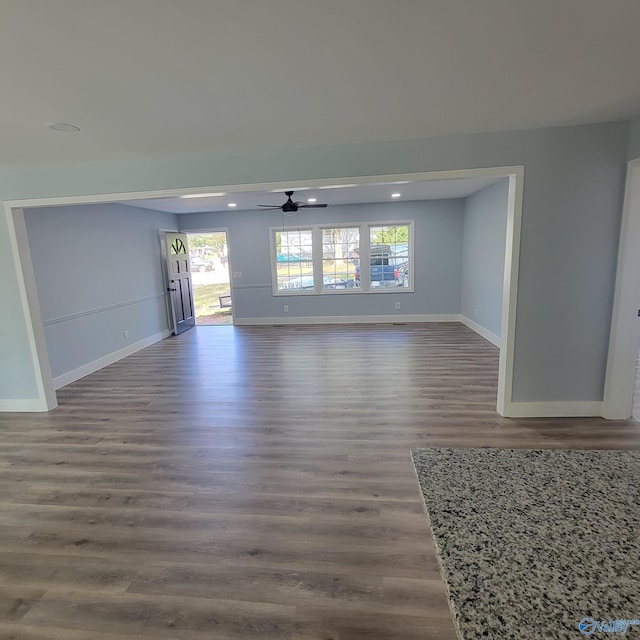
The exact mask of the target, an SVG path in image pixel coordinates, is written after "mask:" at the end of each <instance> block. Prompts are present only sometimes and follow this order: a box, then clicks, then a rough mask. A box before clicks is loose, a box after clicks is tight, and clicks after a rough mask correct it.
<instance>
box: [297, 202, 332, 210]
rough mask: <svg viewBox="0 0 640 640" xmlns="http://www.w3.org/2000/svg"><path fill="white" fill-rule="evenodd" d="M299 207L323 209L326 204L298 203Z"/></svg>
mask: <svg viewBox="0 0 640 640" xmlns="http://www.w3.org/2000/svg"><path fill="white" fill-rule="evenodd" d="M298 206H299V207H300V208H303V207H304V208H305V209H324V208H325V207H326V206H327V204H326V203H325V204H300V205H298Z"/></svg>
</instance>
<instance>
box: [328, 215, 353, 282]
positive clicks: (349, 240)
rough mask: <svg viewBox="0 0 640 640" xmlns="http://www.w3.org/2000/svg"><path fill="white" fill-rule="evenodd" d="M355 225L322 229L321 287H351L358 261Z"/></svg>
mask: <svg viewBox="0 0 640 640" xmlns="http://www.w3.org/2000/svg"><path fill="white" fill-rule="evenodd" d="M359 244H360V230H359V229H358V228H357V227H349V228H340V229H323V230H322V289H323V291H328V290H335V289H352V288H353V287H354V286H355V284H356V281H355V278H356V267H357V265H358V263H359V255H358V246H359Z"/></svg>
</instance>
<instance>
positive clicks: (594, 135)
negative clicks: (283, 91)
mask: <svg viewBox="0 0 640 640" xmlns="http://www.w3.org/2000/svg"><path fill="white" fill-rule="evenodd" d="M628 143H629V123H628V122H609V123H600V124H593V125H584V126H574V127H553V128H544V129H532V130H528V131H509V132H499V133H482V134H469V135H466V134H465V135H450V136H441V137H435V138H426V139H421V140H396V141H387V142H371V143H365V144H344V145H336V146H324V147H310V148H296V149H270V150H257V149H251V150H247V151H244V152H235V153H229V152H222V151H220V152H212V153H201V154H189V155H183V156H171V157H158V158H136V159H131V160H128V161H120V162H103V163H84V164H78V165H64V166H62V165H61V166H55V167H51V166H37V167H28V168H25V167H20V168H19V167H16V168H11V169H3V170H0V200H3V201H11V200H19V199H26V198H44V197H61V196H82V195H90V194H104V193H126V192H132V191H149V190H155V189H172V188H185V187H194V188H202V187H204V186H206V187H213V186H216V185H225V184H256V183H264V182H284V181H294V180H305V179H332V178H336V177H344V178H348V177H350V176H362V175H372V176H376V175H387V174H398V173H405V172H406V173H409V172H416V171H441V170H445V169H469V168H474V167H496V166H509V165H524V166H525V183H524V201H523V214H522V239H521V247H520V274H519V287H518V300H517V309H516V332H515V349H514V363H513V366H514V372H513V396H512V399H513V400H514V401H516V402H517V401H523V402H525V401H562V400H566V401H581V400H585V401H590V400H596V401H597V400H601V399H602V393H603V387H604V376H605V370H606V359H607V351H608V345H609V329H610V322H611V310H612V301H613V286H614V279H615V268H616V257H617V246H618V238H619V232H620V220H621V212H622V197H623V185H624V174H625V163H626V160H627V152H628ZM8 233H9V230H8V225H7V221H6V218H5V217H0V238H2V241H1V242H2V245H0V269H2V273H3V277H2V278H0V300H2V303H3V304H6V305H8V308H10V309H11V313H9V314H3V316H2V318H1V319H0V354H2V358H1V359H0V393H1V394H2V396H0V401H2V400H4V399H7V400H12V399H20V400H29V399H31V398H33V399H37V397H38V396H37V393H35V391H36V387H35V384H34V380H35V372H34V361H33V358H32V352H31V348H30V344H29V341H28V331H25V328H24V323H25V315H24V314H25V311H24V309H23V306H22V304H21V302H20V301H21V295H20V287H21V284H20V283H21V280H20V279H19V277H18V275H17V271H16V269H15V266H14V261H13V255H12V253H11V251H10V249H9V243H8V241H7V235H8ZM1 249H4V251H9V253H4V252H3V251H2V250H1Z"/></svg>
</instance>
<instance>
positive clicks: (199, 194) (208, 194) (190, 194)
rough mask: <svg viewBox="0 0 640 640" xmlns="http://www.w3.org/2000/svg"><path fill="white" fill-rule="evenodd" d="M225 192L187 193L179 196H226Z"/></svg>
mask: <svg viewBox="0 0 640 640" xmlns="http://www.w3.org/2000/svg"><path fill="white" fill-rule="evenodd" d="M226 195H227V194H226V193H188V194H187V195H186V196H180V197H181V198H185V199H187V198H219V197H220V196H226Z"/></svg>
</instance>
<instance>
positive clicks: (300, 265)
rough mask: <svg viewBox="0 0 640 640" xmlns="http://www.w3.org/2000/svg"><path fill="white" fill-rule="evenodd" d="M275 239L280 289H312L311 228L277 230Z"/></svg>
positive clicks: (278, 285)
mask: <svg viewBox="0 0 640 640" xmlns="http://www.w3.org/2000/svg"><path fill="white" fill-rule="evenodd" d="M275 241H276V274H277V278H278V282H277V288H278V291H291V290H297V291H301V290H312V289H313V263H312V255H311V251H312V243H311V230H310V229H296V230H295V231H276V232H275Z"/></svg>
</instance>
